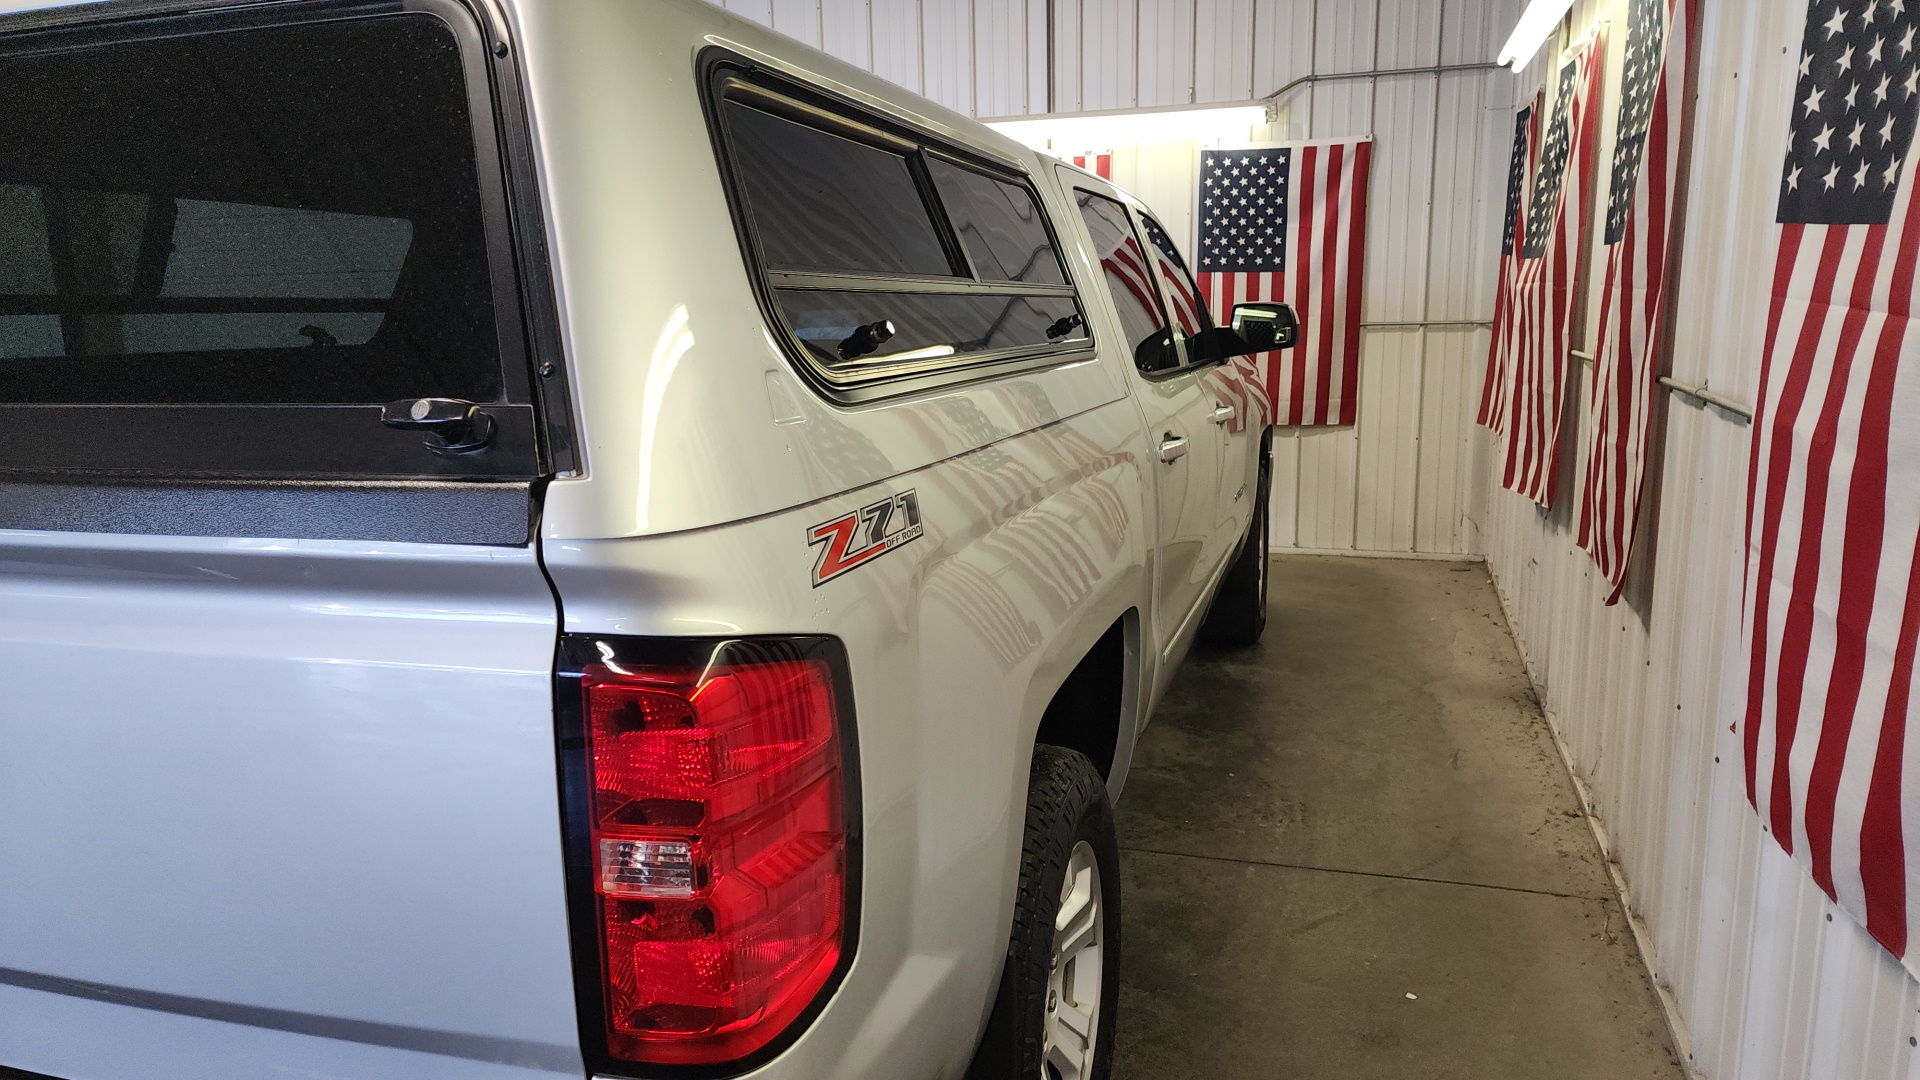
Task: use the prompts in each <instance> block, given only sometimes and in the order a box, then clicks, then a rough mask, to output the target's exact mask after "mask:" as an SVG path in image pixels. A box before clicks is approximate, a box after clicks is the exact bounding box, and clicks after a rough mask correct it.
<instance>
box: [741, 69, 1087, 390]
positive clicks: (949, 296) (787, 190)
mask: <svg viewBox="0 0 1920 1080" xmlns="http://www.w3.org/2000/svg"><path fill="white" fill-rule="evenodd" d="M723 70H724V69H723ZM718 78H719V81H720V82H721V88H720V93H721V95H722V96H721V97H720V108H721V110H722V113H721V116H722V121H723V123H722V126H723V130H724V136H725V144H726V150H727V155H728V157H729V158H730V159H731V162H732V165H733V169H732V172H733V176H734V180H735V184H736V188H735V191H734V198H735V200H736V205H740V204H744V206H743V207H742V208H743V209H744V210H745V211H746V213H745V214H743V215H742V218H743V224H744V226H745V227H747V228H748V229H750V230H751V232H752V234H753V239H754V245H753V246H755V247H757V248H758V250H759V253H760V256H761V266H760V267H759V269H761V270H763V271H765V274H764V276H763V280H762V284H763V286H764V288H765V289H766V292H765V293H764V294H763V295H766V296H767V297H769V298H770V299H771V301H772V304H773V306H774V307H775V308H776V309H777V311H778V315H779V320H778V321H779V322H780V323H781V324H782V326H781V329H782V330H784V331H785V333H786V334H787V335H789V339H790V341H791V342H792V344H793V345H794V346H795V347H796V348H797V351H798V353H799V355H800V356H801V357H802V358H803V359H804V360H805V361H806V364H807V366H808V368H809V369H810V370H811V373H812V374H813V375H815V376H817V377H822V378H823V379H824V381H825V382H826V383H827V384H828V386H827V389H828V390H829V391H830V392H832V393H834V394H842V393H846V394H855V395H860V396H872V392H870V391H868V390H866V389H864V387H866V386H868V385H870V384H876V383H879V382H882V381H884V380H887V379H892V378H895V377H902V378H906V377H912V378H914V379H916V380H921V381H918V382H917V383H916V385H920V386H924V385H927V383H926V382H925V381H924V380H923V378H922V377H924V376H929V375H932V376H934V377H935V381H938V380H940V379H944V378H945V375H944V374H943V373H942V372H941V369H948V368H960V367H965V366H968V365H972V364H986V363H993V364H1000V363H1003V362H1005V363H1009V364H1011V363H1019V362H1022V361H1025V360H1028V359H1030V358H1032V359H1036V360H1037V362H1046V358H1047V357H1048V355H1049V354H1051V353H1054V352H1065V351H1069V350H1078V349H1084V348H1085V347H1086V346H1087V331H1086V321H1085V319H1084V318H1083V317H1082V315H1081V311H1080V305H1079V300H1078V298H1077V297H1076V296H1075V295H1074V292H1073V287H1072V286H1071V285H1070V284H1068V282H1067V278H1066V273H1065V271H1064V269H1063V268H1062V266H1061V264H1060V256H1059V253H1058V252H1057V251H1055V249H1054V245H1053V242H1052V239H1051V233H1050V232H1049V230H1048V228H1047V220H1046V217H1045V214H1044V212H1043V210H1042V209H1041V207H1040V204H1039V203H1038V202H1037V201H1036V199H1035V198H1034V196H1033V194H1032V191H1031V189H1030V188H1028V187H1026V186H1024V185H1023V184H1021V183H1020V182H1018V181H1016V180H1012V179H1007V178H1003V177H999V176H995V175H992V174H991V173H990V172H989V171H988V169H987V167H984V166H982V167H976V166H974V165H967V164H960V163H959V160H960V159H959V155H957V154H955V152H954V151H953V150H952V149H951V148H948V147H939V148H930V147H925V146H922V145H920V144H919V143H918V142H917V141H915V140H913V139H911V138H909V137H908V135H906V134H903V133H901V132H900V131H898V130H894V129H892V128H890V127H888V126H887V124H886V122H885V121H879V120H873V119H871V118H867V117H864V115H863V114H860V113H858V112H855V111H853V110H849V111H848V113H847V115H846V116H845V118H844V121H840V120H834V119H828V118H825V117H822V118H820V119H819V120H818V121H814V120H813V119H812V118H813V116H814V113H812V112H807V113H800V112H797V111H792V112H790V111H789V107H788V106H786V105H784V104H782V99H780V98H779V97H778V95H777V93H776V91H775V90H774V88H773V87H772V86H770V85H762V84H750V83H747V82H745V80H742V79H740V78H738V77H737V76H735V75H730V74H723V75H721V76H719V77H718ZM796 108H797V106H796ZM809 108H811V106H809ZM789 116H793V117H797V119H788V117H789ZM803 121H805V122H803ZM816 122H817V123H818V124H819V126H818V127H815V126H812V124H813V123H816ZM870 123H871V124H873V125H875V126H873V127H869V126H867V125H868V124H870ZM882 129H885V130H882ZM949 155H952V156H949ZM956 245H957V246H956ZM828 275H831V276H828ZM926 277H934V278H940V279H942V280H940V281H938V282H926V281H920V280H915V279H919V278H926Z"/></svg>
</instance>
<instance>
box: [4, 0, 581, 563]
mask: <svg viewBox="0 0 1920 1080" xmlns="http://www.w3.org/2000/svg"><path fill="white" fill-rule="evenodd" d="M391 17H400V18H419V17H431V18H433V19H435V20H436V21H437V22H438V23H440V24H441V25H442V26H444V28H445V29H446V32H447V33H448V34H449V35H450V37H451V38H452V39H453V41H454V43H455V47H456V49H457V54H458V57H459V63H460V75H459V78H460V93H461V95H462V96H463V98H464V100H465V101H466V104H467V114H468V115H467V126H468V136H469V140H470V141H469V145H470V146H471V148H472V152H473V168H474V182H475V184H476V186H477V194H478V201H479V220H478V225H479V229H480V232H479V242H480V245H481V248H482V250H483V251H484V255H485V266H484V270H483V272H484V273H485V275H486V283H485V288H486V289H487V293H488V295H489V297H490V298H491V302H492V323H493V326H492V334H491V335H489V341H490V345H491V355H490V356H489V357H488V358H487V362H488V363H489V364H491V365H495V366H497V369H498V373H499V380H500V391H499V395H498V399H497V400H495V401H489V402H480V403H479V404H480V406H481V409H482V411H484V412H486V413H487V414H488V415H489V416H491V417H493V419H494V421H495V423H496V425H497V428H498V431H499V435H498V436H497V438H496V443H495V445H494V446H493V447H491V448H489V450H488V452H486V453H484V454H477V455H472V456H471V457H466V458H462V457H459V456H451V455H442V454H436V453H434V452H432V450H430V449H429V448H428V447H427V446H426V445H425V443H424V441H423V440H422V439H421V438H420V436H419V435H418V434H417V433H414V432H401V431H394V430H392V429H389V428H386V427H384V426H383V425H382V424H381V421H380V416H381V405H382V403H378V402H372V403H341V404H327V403H320V404H303V403H290V404H256V403H204V404H202V403H152V404H142V403H138V402H132V403H121V404H107V403H84V402H77V403H58V404H20V403H11V404H10V403H4V402H0V484H22V483H25V484H32V483H46V482H54V483H56V484H58V483H71V482H74V481H80V482H85V483H122V482H133V483H143V484H150V483H154V482H160V483H168V482H187V483H191V484H195V485H206V484H209V483H211V484H216V485H218V484H221V483H223V482H228V481H234V482H241V483H245V484H248V485H254V486H256V487H257V486H258V485H260V484H262V483H265V484H268V485H275V484H293V485H297V486H299V487H300V488H301V489H302V490H304V489H306V488H308V487H311V485H313V484H315V483H320V484H340V485H344V488H343V490H345V489H355V488H358V487H361V486H365V484H366V483H367V482H374V483H375V484H376V485H377V484H380V483H381V482H388V481H392V482H399V483H403V484H405V483H419V482H442V481H454V482H471V481H513V482H516V483H517V484H520V485H524V484H525V483H527V482H530V481H533V480H536V479H538V478H539V477H541V476H544V475H549V474H551V473H552V472H554V471H555V466H556V458H558V459H560V460H559V461H558V462H557V464H559V465H560V466H561V467H562V468H571V467H573V460H572V459H573V454H572V448H571V445H570V443H571V433H570V430H568V429H570V427H571V424H570V423H569V422H567V419H566V416H565V414H566V413H567V411H568V409H569V406H568V405H567V404H566V397H565V395H566V391H565V388H564V387H563V386H554V385H541V380H540V379H536V378H535V376H534V373H533V370H532V369H533V366H534V362H535V359H536V357H537V356H538V355H540V354H542V353H545V352H547V351H548V350H547V349H546V348H544V347H543V345H544V342H543V340H542V339H543V338H544V337H545V336H546V335H545V334H541V333H538V332H537V331H538V330H540V329H541V327H540V326H539V325H538V324H540V323H541V321H542V320H541V319H540V318H539V314H538V313H537V312H536V311H534V310H533V308H534V307H535V306H537V305H536V303H535V302H534V301H533V298H532V297H531V296H530V294H529V292H528V285H529V283H530V282H532V281H534V280H536V279H538V278H540V277H541V275H542V274H543V273H544V267H530V266H527V265H523V262H524V260H523V259H522V257H521V253H520V251H519V243H518V242H519V241H521V240H522V239H523V238H522V235H521V234H522V232H523V229H522V227H521V223H520V222H519V221H518V220H517V219H516V215H515V213H514V205H513V204H514V203H516V202H518V201H520V200H521V199H522V197H523V193H522V192H520V191H519V190H518V188H519V187H520V179H519V177H518V175H517V174H518V171H519V170H518V168H517V166H519V164H520V162H519V161H518V160H517V158H518V156H519V154H518V152H517V147H516V146H514V145H512V144H513V143H514V142H515V135H514V131H515V123H514V121H515V119H516V115H515V114H514V112H513V110H512V109H505V110H503V109H502V107H501V101H500V99H501V98H502V97H503V96H505V95H508V94H510V93H511V92H512V91H513V89H514V86H512V85H508V86H504V87H503V86H502V85H501V82H502V80H503V78H504V79H505V81H507V82H508V83H512V78H513V77H512V75H511V74H502V73H498V72H496V70H495V64H494V49H493V41H494V39H495V38H496V36H497V35H498V33H499V31H498V29H497V28H496V27H495V25H494V22H495V20H494V19H493V18H492V17H491V15H490V13H488V12H486V11H484V10H483V9H479V8H476V7H474V6H472V5H470V4H468V3H464V2H462V0H385V2H381V0H290V2H285V3H269V4H260V5H249V6H240V7H233V8H212V9H207V8H197V9H195V8H189V7H187V6H186V5H185V4H182V5H180V6H178V7H175V6H173V5H169V4H160V5H155V6H154V7H153V8H150V9H147V10H145V11H141V10H136V11H135V12H133V13H131V14H129V13H126V12H114V11H111V10H105V11H102V10H98V9H94V10H89V9H87V8H81V9H63V10H61V11H57V12H51V13H49V12H29V13H26V14H25V15H24V16H22V17H17V18H14V19H9V20H6V21H4V22H0V31H12V32H7V33H4V35H0V61H5V60H7V59H9V58H12V57H17V56H30V55H47V54H54V53H59V52H65V51H70V50H75V49H83V48H94V47H101V46H112V45H118V44H125V43H134V42H141V41H152V40H164V39H169V38H179V37H190V36H199V35H221V34H230V33H246V32H250V31H258V30H277V29H285V28H294V27H302V26H315V25H323V24H330V23H340V22H347V21H354V22H369V23H372V22H377V21H379V20H381V19H383V18H391ZM223 303H224V304H225V306H228V307H232V306H235V304H236V303H238V302H232V301H228V302H223ZM276 303H278V301H276ZM163 306H169V307H171V306H173V304H172V303H171V302H168V303H167V304H166V305H163ZM283 306H284V305H283ZM547 381H548V382H550V383H551V382H553V381H555V380H547ZM556 411H557V412H558V413H560V414H561V415H562V419H561V422H560V423H555V422H554V415H555V413H556ZM556 429H558V430H556ZM555 434H558V435H560V436H561V438H562V439H563V440H564V442H563V443H562V445H561V446H559V447H553V446H551V445H550V444H549V440H550V438H552V437H553V436H554V435H555ZM556 450H558V453H556V452H555V451H556ZM4 517H5V515H0V518H4ZM108 524H111V523H108ZM0 527H32V525H31V523H28V522H24V521H22V522H12V521H9V520H0ZM281 527H282V528H291V529H294V530H295V531H298V527H297V526H296V525H293V524H291V523H283V524H282V526H281ZM115 531H119V530H118V529H116V530H115ZM126 531H134V532H143V531H156V530H153V529H149V528H146V527H144V526H142V525H141V524H140V523H138V522H129V523H128V525H127V528H126ZM222 534H225V533H222ZM419 538H421V539H426V538H428V537H427V536H425V535H424V534H423V535H421V536H420V537H419Z"/></svg>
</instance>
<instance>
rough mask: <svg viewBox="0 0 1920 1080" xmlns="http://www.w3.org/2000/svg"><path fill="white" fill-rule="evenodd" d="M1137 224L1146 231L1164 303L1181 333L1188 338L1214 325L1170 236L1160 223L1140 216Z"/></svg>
mask: <svg viewBox="0 0 1920 1080" xmlns="http://www.w3.org/2000/svg"><path fill="white" fill-rule="evenodd" d="M1140 225H1141V227H1142V228H1144V229H1145V230H1146V234H1147V243H1148V245H1149V247H1151V248H1152V251H1153V263H1154V270H1155V272H1156V273H1157V274H1158V276H1159V278H1160V287H1161V288H1162V289H1164V290H1166V297H1167V306H1168V307H1169V308H1170V309H1171V311H1172V315H1173V321H1174V322H1175V324H1177V325H1178V326H1179V328H1180V332H1181V333H1182V334H1185V335H1187V336H1189V337H1191V336H1193V335H1195V334H1198V333H1200V331H1202V330H1205V329H1207V328H1208V327H1210V326H1212V325H1213V320H1212V318H1211V317H1209V316H1208V314H1207V304H1206V301H1205V299H1203V298H1202V297H1201V295H1200V289H1199V287H1198V286H1196V285H1195V284H1194V282H1193V275H1192V274H1189V273H1188V272H1187V262H1186V260H1185V259H1182V258H1181V257H1180V251H1179V249H1178V248H1175V247H1174V246H1173V238H1172V237H1170V236H1168V235H1167V231H1166V230H1165V229H1162V228H1161V227H1160V223H1159V222H1157V221H1155V220H1153V219H1152V218H1150V217H1147V216H1146V215H1145V214H1142V215H1140Z"/></svg>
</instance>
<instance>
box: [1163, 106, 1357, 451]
mask: <svg viewBox="0 0 1920 1080" xmlns="http://www.w3.org/2000/svg"><path fill="white" fill-rule="evenodd" d="M1372 157H1373V140H1371V139H1348V140H1342V141H1338V142H1309V143H1287V144H1285V145H1281V146H1276V147H1269V148H1265V149H1258V150H1207V151H1203V152H1202V153H1201V155H1200V213H1199V218H1200V282H1199V284H1200V291H1201V293H1202V294H1203V295H1204V296H1205V298H1206V301H1207V304H1208V306H1210V307H1211V308H1212V309H1213V310H1214V311H1216V312H1218V313H1219V314H1220V316H1221V318H1223V319H1225V318H1227V317H1228V316H1229V314H1230V313H1231V312H1232V310H1233V305H1235V304H1238V303H1242V302H1245V301H1252V300H1277V301H1282V302H1285V303H1289V304H1292V305H1293V310H1294V313H1295V314H1296V315H1297V316H1299V319H1300V337H1299V341H1298V343H1297V344H1295V345H1294V347H1293V348H1291V349H1287V350H1283V351H1279V352H1271V353H1265V354H1262V355H1261V356H1260V357H1259V358H1258V360H1259V361H1260V365H1261V367H1260V370H1261V371H1262V376H1261V378H1262V380H1263V381H1264V384H1265V387H1266V393H1267V398H1268V402H1269V405H1270V406H1271V409H1270V412H1271V415H1272V416H1273V418H1274V421H1273V422H1274V423H1276V424H1293V425H1305V424H1351V423H1353V421H1354V415H1355V412H1356V410H1357V406H1358V402H1359V395H1358V394H1357V392H1356V391H1357V390H1358V384H1359V376H1360V283H1361V281H1362V280H1363V278H1362V275H1363V271H1364V270H1365V262H1366V260H1365V256H1366V248H1367V177H1368V173H1369V166H1370V163H1371V161H1372Z"/></svg>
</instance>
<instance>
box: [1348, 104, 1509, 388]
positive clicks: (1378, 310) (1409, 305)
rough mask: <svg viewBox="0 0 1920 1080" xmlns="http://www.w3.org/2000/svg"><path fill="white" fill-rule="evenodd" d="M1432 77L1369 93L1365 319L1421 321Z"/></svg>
mask: <svg viewBox="0 0 1920 1080" xmlns="http://www.w3.org/2000/svg"><path fill="white" fill-rule="evenodd" d="M1434 82H1435V80H1434V78H1433V77H1432V76H1430V75H1429V76H1423V77H1420V78H1397V79H1384V80H1381V82H1380V85H1379V86H1378V87H1377V88H1375V90H1374V91H1373V103H1372V104H1373V110H1372V112H1373V115H1372V118H1371V123H1369V124H1368V125H1367V127H1368V129H1370V130H1371V133H1372V135H1373V137H1374V145H1373V179H1372V183H1371V184H1370V185H1369V190H1368V193H1367V232H1368V234H1369V235H1368V237H1367V240H1368V245H1367V246H1368V248H1369V249H1370V250H1369V251H1368V253H1367V254H1368V258H1367V275H1366V283H1365V292H1364V300H1363V301H1362V303H1361V309H1360V310H1361V311H1362V313H1363V318H1364V319H1365V320H1366V321H1368V322H1418V321H1420V320H1422V319H1424V318H1426V311H1427V239H1428V236H1429V234H1430V229H1429V223H1430V222H1431V221H1432V216H1433V215H1432V213H1431V212H1430V211H1431V208H1430V206H1429V205H1428V200H1430V199H1432V198H1433V188H1434V176H1433V160H1434V153H1433V151H1434V145H1433V144H1434V140H1435V135H1436V132H1435V129H1434V120H1435V113H1434ZM1376 234H1377V235H1376ZM1475 246H1476V247H1478V248H1481V249H1483V250H1484V249H1487V248H1488V245H1486V244H1479V245H1475ZM1376 256H1378V257H1376ZM1484 269H1485V268H1484V267H1476V268H1475V272H1474V274H1473V276H1475V277H1481V276H1485V275H1484V273H1483V272H1482V271H1484ZM1362 400H1363V401H1364V399H1362ZM1362 408H1365V406H1364V405H1363V406H1362Z"/></svg>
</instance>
